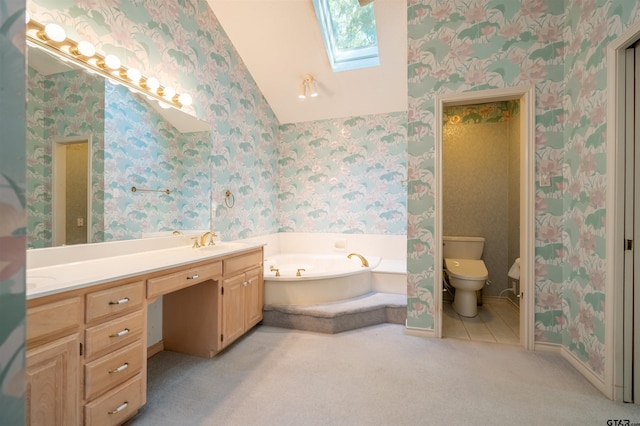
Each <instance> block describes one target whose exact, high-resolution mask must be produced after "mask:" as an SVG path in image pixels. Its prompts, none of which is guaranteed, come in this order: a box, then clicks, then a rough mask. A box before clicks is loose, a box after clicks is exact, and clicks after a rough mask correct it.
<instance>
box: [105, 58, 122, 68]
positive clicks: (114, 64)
mask: <svg viewBox="0 0 640 426" xmlns="http://www.w3.org/2000/svg"><path fill="white" fill-rule="evenodd" d="M104 64H105V65H106V66H107V68H111V69H112V70H117V69H118V68H120V59H118V57H117V56H116V55H107V56H105V57H104Z"/></svg>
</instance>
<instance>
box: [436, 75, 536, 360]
mask: <svg viewBox="0 0 640 426" xmlns="http://www.w3.org/2000/svg"><path fill="white" fill-rule="evenodd" d="M503 101H514V102H518V104H519V109H520V118H519V138H518V139H519V141H520V144H519V152H518V156H519V182H520V184H519V210H520V214H519V223H518V225H519V231H518V240H519V244H518V251H519V257H520V259H521V260H520V285H519V289H518V294H517V295H516V296H517V297H518V298H519V301H520V312H519V317H518V320H519V343H520V345H521V346H523V347H524V348H526V349H533V344H534V342H533V337H534V321H533V313H534V292H533V288H534V282H533V281H534V276H533V255H534V217H535V216H534V194H535V175H534V166H535V164H534V161H535V156H534V147H535V139H534V120H535V118H534V117H535V116H534V111H535V109H534V105H535V92H534V88H533V87H532V86H527V87H518V88H509V89H494V90H484V91H476V92H465V93H460V94H456V95H445V96H438V97H437V98H436V102H435V123H436V124H435V133H436V135H435V136H436V138H435V139H436V147H435V160H436V161H435V163H436V164H435V168H436V170H435V176H436V179H437V181H438V188H437V194H438V195H437V197H436V204H437V206H436V224H437V226H436V230H435V242H434V246H435V247H436V250H435V252H434V256H435V268H436V270H435V280H436V291H435V300H434V302H435V305H436V309H437V314H436V318H435V331H436V336H437V337H442V335H443V332H442V326H443V315H445V312H444V310H445V308H446V306H445V300H444V298H443V284H442V283H443V272H442V266H443V259H442V249H441V248H442V242H443V240H442V237H443V231H444V228H443V220H444V211H443V193H444V186H443V180H444V179H443V177H444V175H443V131H444V126H443V117H444V111H445V109H446V108H448V107H456V106H460V105H477V104H487V103H494V102H503ZM504 273H505V276H506V273H507V271H505V272H504Z"/></svg>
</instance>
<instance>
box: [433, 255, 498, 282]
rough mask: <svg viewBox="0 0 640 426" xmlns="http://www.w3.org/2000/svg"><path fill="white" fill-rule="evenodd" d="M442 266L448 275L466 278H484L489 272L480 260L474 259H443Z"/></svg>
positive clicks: (487, 276)
mask: <svg viewBox="0 0 640 426" xmlns="http://www.w3.org/2000/svg"><path fill="white" fill-rule="evenodd" d="M444 267H445V268H446V269H447V272H448V273H449V275H451V276H452V277H455V278H462V279H466V280H486V279H487V278H489V272H488V271H487V267H486V266H485V264H484V262H483V261H482V260H476V259H445V260H444Z"/></svg>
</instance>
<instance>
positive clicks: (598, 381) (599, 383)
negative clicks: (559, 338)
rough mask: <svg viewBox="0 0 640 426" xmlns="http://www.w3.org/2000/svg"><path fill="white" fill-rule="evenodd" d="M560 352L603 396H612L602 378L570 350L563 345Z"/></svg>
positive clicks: (610, 397)
mask: <svg viewBox="0 0 640 426" xmlns="http://www.w3.org/2000/svg"><path fill="white" fill-rule="evenodd" d="M536 346H537V344H536ZM560 354H561V355H562V357H563V358H564V359H566V360H567V361H569V364H571V365H572V366H573V367H574V368H575V369H576V370H578V371H579V372H580V374H582V375H583V376H584V377H585V378H586V379H587V380H589V382H591V384H592V385H593V386H595V387H596V389H598V390H599V391H600V392H602V394H603V395H604V396H606V397H607V398H609V399H612V398H613V394H612V391H611V389H609V388H608V387H607V386H606V384H605V382H604V379H603V378H601V377H598V376H597V375H596V374H595V373H594V372H593V371H591V369H590V368H589V367H588V366H587V365H586V364H585V363H584V362H583V361H582V360H580V359H579V358H578V357H576V356H575V355H574V354H573V353H572V352H569V351H568V350H567V349H566V348H565V347H561V349H560Z"/></svg>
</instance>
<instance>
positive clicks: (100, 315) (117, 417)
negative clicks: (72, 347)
mask: <svg viewBox="0 0 640 426" xmlns="http://www.w3.org/2000/svg"><path fill="white" fill-rule="evenodd" d="M145 290H146V286H145V282H144V281H134V282H124V283H121V284H119V285H114V286H110V287H108V288H105V289H102V290H98V291H92V292H89V293H87V294H86V296H85V297H86V329H85V349H84V365H83V373H84V424H85V426H94V425H119V424H122V423H123V422H124V421H125V420H127V419H128V418H130V417H131V416H133V415H134V414H135V413H136V412H137V411H138V410H139V409H140V407H142V405H144V403H145V402H146V386H144V385H143V383H144V382H143V381H146V362H147V347H146V340H147V339H146V317H147V314H146V293H145Z"/></svg>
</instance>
